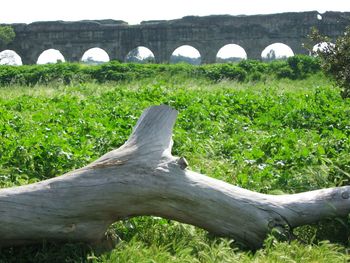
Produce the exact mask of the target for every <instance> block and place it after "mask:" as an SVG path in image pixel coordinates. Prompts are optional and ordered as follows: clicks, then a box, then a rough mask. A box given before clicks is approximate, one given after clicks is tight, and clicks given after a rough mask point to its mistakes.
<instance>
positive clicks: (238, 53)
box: [216, 44, 247, 63]
mask: <svg viewBox="0 0 350 263" xmlns="http://www.w3.org/2000/svg"><path fill="white" fill-rule="evenodd" d="M244 59H247V53H246V52H245V50H244V48H242V47H241V46H240V45H237V44H227V45H225V46H223V47H222V48H220V49H219V51H218V53H217V54H216V62H218V63H227V62H238V61H241V60H244Z"/></svg>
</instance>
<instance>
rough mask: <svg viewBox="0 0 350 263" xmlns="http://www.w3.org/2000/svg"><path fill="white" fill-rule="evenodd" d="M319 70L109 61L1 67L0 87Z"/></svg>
mask: <svg viewBox="0 0 350 263" xmlns="http://www.w3.org/2000/svg"><path fill="white" fill-rule="evenodd" d="M319 70H320V65H319V60H318V59H316V58H312V57H308V56H295V57H291V58H289V59H288V60H287V61H274V62H270V63H265V62H261V61H254V60H244V61H241V62H239V63H223V64H208V65H201V66H193V65H189V64H184V63H182V64H181V63H180V64H175V65H164V64H135V63H120V62H118V61H111V62H108V63H105V64H101V65H95V66H87V65H82V64H78V63H58V64H46V65H32V66H27V65H25V66H5V65H2V66H0V85H1V86H6V85H12V84H23V85H29V86H33V85H36V84H46V83H52V82H58V83H63V84H69V83H71V82H72V81H73V82H78V83H83V82H88V81H96V82H98V83H104V82H108V81H115V82H119V81H130V80H138V79H144V78H156V77H157V78H159V77H163V78H165V79H168V78H169V77H171V76H174V75H183V76H185V77H195V78H205V79H209V80H212V81H214V82H216V81H221V80H225V79H226V80H234V81H238V82H244V81H260V80H266V78H274V77H277V78H289V79H303V78H305V77H307V76H309V75H310V74H314V73H316V72H318V71H319Z"/></svg>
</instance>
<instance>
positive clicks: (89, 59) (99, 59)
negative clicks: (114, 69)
mask: <svg viewBox="0 0 350 263" xmlns="http://www.w3.org/2000/svg"><path fill="white" fill-rule="evenodd" d="M81 61H82V62H83V63H86V64H91V65H98V64H102V63H105V62H108V61H110V59H109V55H108V53H107V52H106V51H105V50H103V49H102V48H99V47H94V48H90V49H88V50H86V51H85V52H84V54H83V56H82V58H81Z"/></svg>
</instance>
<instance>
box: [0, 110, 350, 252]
mask: <svg viewBox="0 0 350 263" xmlns="http://www.w3.org/2000/svg"><path fill="white" fill-rule="evenodd" d="M176 116H177V112H176V111H175V110H173V109H171V108H169V107H167V106H155V107H150V108H148V109H146V110H145V112H144V113H143V114H142V116H141V118H140V120H139V121H138V123H137V124H136V126H135V128H134V131H133V133H132V134H131V136H130V138H129V139H128V141H127V142H126V143H125V144H124V145H123V146H121V147H120V148H119V149H116V150H113V151H111V152H109V153H107V154H105V155H103V156H102V157H101V158H99V159H98V160H96V161H95V162H93V163H91V164H89V165H87V166H85V167H83V168H81V169H78V170H75V171H72V172H69V173H67V174H65V175H62V176H60V177H56V178H53V179H49V180H45V181H42V182H39V183H35V184H31V185H25V186H20V187H14V188H7V189H0V212H1V214H0V237H1V239H0V245H1V246H10V245H18V244H25V243H34V242H40V241H41V240H52V241H82V242H89V243H95V242H98V241H100V240H102V239H103V238H104V235H105V231H106V229H107V227H108V226H109V225H110V224H111V223H113V222H115V221H117V220H121V219H124V218H129V217H133V216H140V215H154V216H161V217H164V218H168V219H174V220H177V221H180V222H184V223H188V224H192V225H195V226H198V227H201V228H204V229H206V230H208V231H210V232H212V233H213V234H216V235H219V236H227V237H232V238H234V239H235V240H237V241H239V242H242V243H245V244H246V245H248V246H250V247H252V248H257V247H259V246H261V245H262V242H263V240H264V238H265V237H266V235H267V233H269V232H270V231H271V229H272V228H274V227H277V228H278V227H280V228H285V227H288V228H293V227H296V226H299V225H303V224H309V223H313V222H317V221H318V220H320V219H323V218H326V217H333V216H344V215H347V214H348V213H349V211H350V203H349V195H350V187H348V186H346V187H339V188H330V189H323V190H317V191H311V192H305V193H300V194H293V195H278V196H273V195H265V194H260V193H256V192H252V191H248V190H245V189H242V188H239V187H236V186H233V185H230V184H228V183H225V182H223V181H220V180H216V179H213V178H210V177H207V176H205V175H202V174H199V173H195V172H192V171H189V170H187V169H186V166H187V163H186V160H185V159H184V158H176V157H173V156H172V155H171V148H172V139H171V137H172V129H173V125H174V123H175V120H176Z"/></svg>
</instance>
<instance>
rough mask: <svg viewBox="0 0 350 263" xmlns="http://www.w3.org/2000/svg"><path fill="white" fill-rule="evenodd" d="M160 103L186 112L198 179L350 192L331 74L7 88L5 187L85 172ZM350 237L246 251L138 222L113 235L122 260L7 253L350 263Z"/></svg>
mask: <svg viewBox="0 0 350 263" xmlns="http://www.w3.org/2000/svg"><path fill="white" fill-rule="evenodd" d="M157 104H168V105H170V106H172V107H174V108H176V109H177V110H178V111H179V117H178V120H177V123H176V125H175V129H174V142H175V144H174V148H173V153H174V155H178V156H185V157H186V159H187V160H188V161H189V163H190V169H193V170H196V171H199V172H201V173H204V174H207V175H209V176H212V177H216V178H218V179H221V180H225V181H227V182H229V183H232V184H235V185H238V186H241V187H244V188H247V189H251V190H254V191H258V192H262V193H274V194H279V193H295V192H301V191H308V190H313V189H318V188H323V187H331V186H339V185H346V184H348V183H349V174H350V161H349V160H350V159H349V154H350V141H349V136H350V118H349V116H350V101H349V100H343V99H341V97H340V95H339V90H338V89H337V88H336V87H333V86H332V85H331V83H330V82H329V81H328V80H327V79H325V78H324V77H323V76H322V75H317V76H316V75H312V76H311V77H309V78H306V79H301V80H290V79H284V80H277V79H266V80H265V82H263V81H248V82H243V83H242V82H239V81H229V80H223V81H220V82H213V81H212V80H210V79H206V78H199V79H193V78H189V77H188V76H184V75H181V76H179V75H177V76H173V77H172V78H164V77H155V78H144V79H142V80H134V81H128V82H119V83H106V84H103V85H101V84H97V83H80V84H77V83H76V84H72V85H58V84H57V83H56V84H55V85H52V86H51V85H43V86H40V85H35V86H33V87H27V86H18V85H14V84H13V85H11V87H3V88H1V89H0V140H1V143H0V185H1V186H2V187H10V186H16V185H23V184H28V183H32V182H37V181H39V180H43V179H47V178H50V177H54V176H59V175H61V174H62V173H65V172H67V171H70V170H72V169H75V168H78V167H81V166H83V165H86V164H87V163H89V162H91V161H92V160H94V159H96V158H97V157H98V156H100V155H102V154H103V153H105V152H107V151H109V150H111V149H113V148H116V147H118V146H120V145H121V144H122V143H124V141H125V140H126V139H127V137H128V135H129V134H130V132H131V129H132V127H133V125H134V124H135V122H136V120H137V118H138V117H139V116H140V114H141V112H142V110H143V109H144V108H146V107H148V106H150V105H157ZM237 216H239V215H237ZM28 223H29V222H28ZM348 227H349V222H348V218H339V219H336V220H334V219H333V220H325V221H323V222H320V223H319V224H316V225H312V226H305V227H301V228H298V229H296V230H295V231H294V234H295V235H296V236H297V240H295V241H292V242H290V243H289V242H282V241H278V240H277V239H276V238H274V237H273V236H270V237H268V238H267V240H266V242H265V245H264V247H263V248H262V249H261V250H258V251H247V250H244V248H242V247H240V246H239V244H236V243H235V242H234V240H231V239H224V238H217V237H213V236H211V235H210V233H207V232H206V231H204V230H201V229H198V228H195V227H193V226H189V225H185V224H180V223H177V222H174V221H170V220H166V219H162V218H156V217H138V218H131V219H127V220H124V221H121V222H116V223H115V224H114V225H112V226H111V228H110V229H109V233H110V234H111V235H115V236H116V237H117V239H119V243H118V244H117V245H116V247H114V249H113V250H111V251H103V250H101V249H96V248H90V247H88V246H86V245H82V244H51V243H42V244H40V245H36V246H27V247H19V248H6V249H4V248H3V249H1V253H0V261H1V262H346V261H347V260H349V256H348V238H349V230H348ZM327 240H329V241H327Z"/></svg>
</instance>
